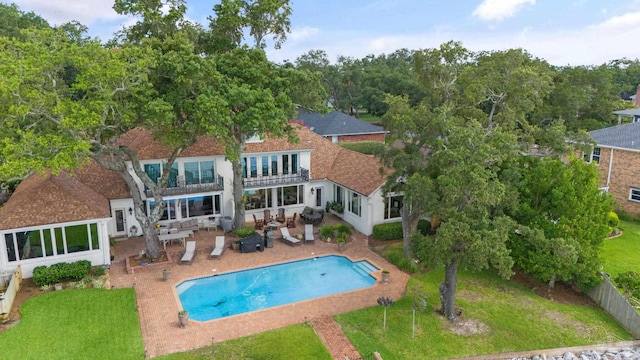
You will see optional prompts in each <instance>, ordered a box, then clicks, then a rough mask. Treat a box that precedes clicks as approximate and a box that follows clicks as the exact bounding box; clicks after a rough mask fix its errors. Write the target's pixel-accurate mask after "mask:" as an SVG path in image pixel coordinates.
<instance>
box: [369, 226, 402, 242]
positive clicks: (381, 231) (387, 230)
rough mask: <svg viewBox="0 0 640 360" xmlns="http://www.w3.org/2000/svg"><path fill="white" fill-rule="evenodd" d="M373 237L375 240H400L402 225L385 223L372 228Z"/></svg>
mask: <svg viewBox="0 0 640 360" xmlns="http://www.w3.org/2000/svg"><path fill="white" fill-rule="evenodd" d="M373 237H374V238H376V239H377V240H398V239H402V223H401V222H394V223H386V224H378V225H374V226H373Z"/></svg>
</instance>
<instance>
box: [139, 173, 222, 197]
mask: <svg viewBox="0 0 640 360" xmlns="http://www.w3.org/2000/svg"><path fill="white" fill-rule="evenodd" d="M172 185H173V186H172ZM221 190H224V178H223V177H222V176H220V175H216V176H215V178H214V180H213V182H208V183H200V184H187V183H186V182H185V181H184V180H182V179H178V181H177V182H176V183H173V184H171V182H169V186H168V187H167V188H166V189H164V190H163V191H162V196H175V195H185V194H195V193H203V192H211V191H221ZM146 192H147V197H153V194H152V193H151V191H150V190H147V191H146Z"/></svg>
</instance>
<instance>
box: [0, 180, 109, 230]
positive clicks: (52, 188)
mask: <svg viewBox="0 0 640 360" xmlns="http://www.w3.org/2000/svg"><path fill="white" fill-rule="evenodd" d="M109 216H110V211H109V201H108V200H107V199H106V198H105V197H104V196H102V195H100V194H98V193H97V192H95V191H94V190H92V189H91V188H90V187H88V186H87V185H85V184H83V183H82V182H80V181H79V180H78V179H77V178H76V177H74V176H69V175H68V174H67V173H61V174H59V175H52V174H50V173H47V174H44V175H42V174H35V175H32V176H30V177H29V178H28V179H25V180H24V181H23V182H22V183H21V184H20V186H18V188H17V189H16V191H15V192H14V193H13V195H12V196H11V198H10V199H9V201H7V203H6V204H5V206H4V207H3V208H2V209H0V229H13V228H20V227H27V226H37V225H46V224H56V223H63V222H70V221H81V220H89V219H96V218H106V217H109Z"/></svg>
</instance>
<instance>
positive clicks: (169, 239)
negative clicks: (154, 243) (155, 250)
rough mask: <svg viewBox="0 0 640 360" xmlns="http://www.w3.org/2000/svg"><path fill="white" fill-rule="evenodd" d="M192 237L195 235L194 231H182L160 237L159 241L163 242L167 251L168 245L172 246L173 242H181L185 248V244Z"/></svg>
mask: <svg viewBox="0 0 640 360" xmlns="http://www.w3.org/2000/svg"><path fill="white" fill-rule="evenodd" d="M190 235H193V231H191V230H187V231H180V232H177V233H171V234H163V235H158V240H160V242H162V247H163V248H164V249H165V250H167V243H170V244H171V242H172V241H173V240H179V241H180V242H181V243H182V246H185V245H184V242H185V240H186V238H187V237H189V236H190Z"/></svg>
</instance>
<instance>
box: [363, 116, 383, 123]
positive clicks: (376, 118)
mask: <svg viewBox="0 0 640 360" xmlns="http://www.w3.org/2000/svg"><path fill="white" fill-rule="evenodd" d="M360 120H363V121H367V122H376V123H379V122H381V121H382V118H380V117H379V116H375V115H371V114H360Z"/></svg>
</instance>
